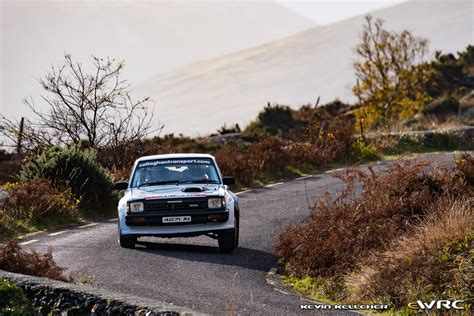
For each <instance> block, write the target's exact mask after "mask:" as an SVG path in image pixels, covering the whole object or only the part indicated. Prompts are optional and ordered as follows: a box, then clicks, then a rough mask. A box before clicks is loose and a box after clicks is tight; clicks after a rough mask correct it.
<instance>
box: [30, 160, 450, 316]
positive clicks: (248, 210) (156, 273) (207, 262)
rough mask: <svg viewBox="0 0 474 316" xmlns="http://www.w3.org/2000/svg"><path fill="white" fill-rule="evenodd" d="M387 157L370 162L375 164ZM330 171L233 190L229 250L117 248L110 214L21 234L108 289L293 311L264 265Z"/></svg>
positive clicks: (290, 297)
mask: <svg viewBox="0 0 474 316" xmlns="http://www.w3.org/2000/svg"><path fill="white" fill-rule="evenodd" d="M417 159H422V160H426V161H429V163H430V165H431V166H436V165H440V166H442V167H446V166H449V165H452V161H453V155H452V154H432V155H424V156H419V157H418V158H417ZM390 163H391V162H388V161H385V162H381V163H378V164H376V169H384V168H386V167H387V165H388V164H390ZM360 168H366V167H365V166H362V167H360ZM337 172H340V171H337V170H336V171H332V172H326V173H322V174H316V175H313V176H311V177H308V178H305V179H297V180H291V181H288V182H285V183H282V184H277V185H274V186H271V187H266V188H261V189H256V190H253V191H251V192H247V193H243V194H241V195H240V208H241V232H240V244H239V248H238V249H236V251H235V252H234V253H232V254H220V253H219V252H218V248H217V241H215V240H213V239H210V238H208V237H199V238H188V239H186V238H179V239H159V238H142V239H141V241H140V245H139V246H138V247H137V248H136V249H123V248H120V247H119V245H118V244H117V240H116V238H117V222H116V221H106V222H101V223H97V224H95V225H93V224H92V225H87V226H85V227H78V228H74V229H70V230H64V231H57V232H48V233H42V234H39V235H35V236H32V237H30V238H29V239H25V240H22V242H23V243H25V247H29V248H32V249H35V250H39V251H45V250H46V249H48V248H49V247H51V248H52V250H53V254H54V258H55V259H56V261H57V262H58V263H59V265H61V266H63V267H67V268H68V271H70V272H75V273H79V274H80V275H81V276H82V277H84V276H95V280H94V283H96V284H99V285H100V286H101V287H103V288H106V289H109V290H113V291H117V292H121V293H127V294H133V295H137V296H144V297H149V298H152V299H156V300H159V301H165V302H168V303H173V304H175V305H180V306H184V307H188V308H192V309H195V310H197V311H200V312H205V313H213V314H221V313H225V312H226V311H228V312H237V313H239V314H264V315H287V314H298V313H301V312H302V311H301V310H300V303H307V301H305V300H302V299H301V298H300V296H298V295H297V294H294V293H290V291H289V290H288V289H286V288H276V287H275V286H273V285H272V284H269V283H268V282H267V275H268V272H269V271H270V269H271V268H272V267H277V257H276V256H275V255H274V254H273V251H272V246H273V245H274V244H275V242H276V241H277V239H278V235H279V234H280V232H282V231H283V230H284V229H285V228H286V227H288V226H289V225H290V224H294V223H298V222H299V221H301V220H302V219H304V218H305V217H306V216H308V215H309V213H310V209H309V207H310V206H311V205H312V204H313V203H314V201H315V200H316V199H317V198H318V197H321V196H322V195H323V194H324V193H325V192H330V193H336V192H337V191H338V190H340V189H341V182H340V180H338V179H336V178H334V177H333V175H334V174H335V173H337ZM315 251H317V249H315ZM281 290H283V292H282V291H281ZM380 303H383V302H380ZM311 314H315V313H313V312H311Z"/></svg>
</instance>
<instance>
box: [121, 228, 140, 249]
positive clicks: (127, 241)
mask: <svg viewBox="0 0 474 316" xmlns="http://www.w3.org/2000/svg"><path fill="white" fill-rule="evenodd" d="M118 230H119V240H118V242H119V245H120V247H122V248H135V243H136V242H137V237H134V236H127V235H122V232H121V231H120V223H119V229H118Z"/></svg>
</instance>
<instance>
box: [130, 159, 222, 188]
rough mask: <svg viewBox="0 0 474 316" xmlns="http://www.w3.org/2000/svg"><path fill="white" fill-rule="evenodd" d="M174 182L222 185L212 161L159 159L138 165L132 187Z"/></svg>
mask: <svg viewBox="0 0 474 316" xmlns="http://www.w3.org/2000/svg"><path fill="white" fill-rule="evenodd" d="M173 182H175V183H178V182H190V183H193V182H195V183H206V182H208V183H220V180H219V175H218V172H217V168H216V167H215V165H214V162H213V161H212V160H211V159H208V158H206V159H202V158H200V159H158V160H147V161H141V162H139V163H138V164H137V167H136V169H135V172H134V175H133V178H132V184H131V187H132V188H133V187H138V186H142V185H151V184H154V185H164V184H170V183H173Z"/></svg>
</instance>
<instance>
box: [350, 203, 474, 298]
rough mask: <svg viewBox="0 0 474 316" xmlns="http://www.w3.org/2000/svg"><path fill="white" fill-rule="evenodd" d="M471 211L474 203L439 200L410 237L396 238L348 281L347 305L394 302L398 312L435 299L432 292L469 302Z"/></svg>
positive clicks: (473, 231) (473, 216)
mask: <svg viewBox="0 0 474 316" xmlns="http://www.w3.org/2000/svg"><path fill="white" fill-rule="evenodd" d="M473 207H474V199H472V198H471V199H468V198H462V199H452V198H449V197H444V198H442V199H439V200H438V201H437V202H436V203H435V204H433V205H432V206H431V208H430V210H429V213H430V215H429V216H427V217H426V218H425V219H424V220H422V221H421V222H420V223H419V224H417V225H416V226H415V228H414V229H413V232H412V233H410V234H407V235H404V236H401V237H400V238H397V239H396V240H395V241H394V242H393V243H392V246H391V247H390V249H389V250H386V251H383V252H382V253H373V254H372V255H370V256H369V257H368V258H367V259H366V260H364V261H363V263H362V264H361V267H360V268H358V269H357V270H356V271H355V272H353V273H351V274H348V275H347V276H346V278H345V285H346V288H347V289H348V290H349V293H350V294H349V298H348V301H352V302H361V301H362V302H367V301H368V302H378V301H380V300H383V299H384V298H390V300H391V302H392V303H393V304H394V305H395V306H397V307H400V306H404V305H405V304H406V303H407V302H411V301H415V300H419V299H423V298H426V299H431V297H429V294H430V293H438V294H441V295H443V294H442V293H444V295H443V296H444V297H445V298H450V297H451V298H453V297H458V298H459V297H466V295H467V294H468V291H469V289H472V288H474V277H473V275H472V272H473V271H469V270H468V267H469V265H470V266H471V269H472V264H473V260H474V258H473V254H472V251H473V242H474V211H473ZM469 251H471V254H470V255H469ZM469 274H471V275H470V276H469ZM471 295H472V293H471ZM438 298H440V297H438Z"/></svg>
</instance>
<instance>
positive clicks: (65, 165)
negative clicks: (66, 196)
mask: <svg viewBox="0 0 474 316" xmlns="http://www.w3.org/2000/svg"><path fill="white" fill-rule="evenodd" d="M20 179H21V180H22V181H26V180H33V179H48V180H49V181H51V183H52V185H53V186H56V187H68V188H71V191H72V193H73V194H74V195H76V196H79V197H81V206H84V207H88V206H98V207H100V206H103V205H105V204H106V203H107V202H108V201H109V200H110V198H111V193H112V180H111V177H110V176H109V174H108V172H107V170H106V169H105V168H103V167H102V166H101V165H100V164H99V163H98V162H97V160H96V155H95V152H94V151H93V150H91V149H84V148H81V147H79V146H77V145H74V146H71V147H67V148H59V147H53V148H50V149H48V150H46V151H44V152H43V153H42V154H40V155H37V156H33V157H31V158H30V159H29V160H28V162H27V163H26V164H25V165H24V166H23V168H22V170H21V173H20Z"/></svg>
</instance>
